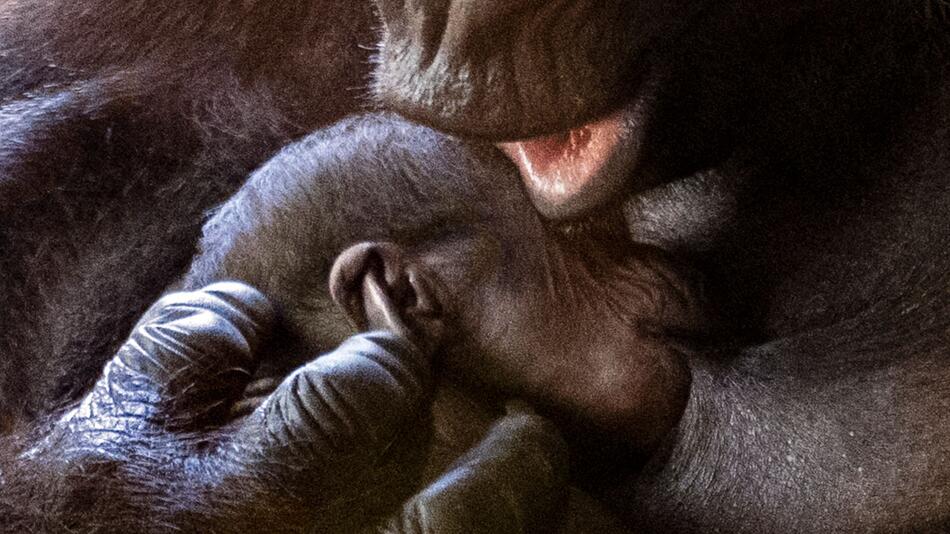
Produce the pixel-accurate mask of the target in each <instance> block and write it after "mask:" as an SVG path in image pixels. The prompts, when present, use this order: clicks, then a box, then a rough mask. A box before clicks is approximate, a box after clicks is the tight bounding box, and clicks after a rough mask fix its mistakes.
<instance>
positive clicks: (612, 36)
mask: <svg viewBox="0 0 950 534" xmlns="http://www.w3.org/2000/svg"><path fill="white" fill-rule="evenodd" d="M377 3H378V4H379V6H380V12H381V13H382V14H383V17H384V19H385V21H384V31H383V43H382V45H381V48H380V52H379V57H378V63H379V65H378V68H377V71H376V74H375V89H376V92H377V94H378V96H379V98H380V101H381V102H382V103H383V105H385V106H387V107H389V108H391V109H394V110H397V111H399V112H401V113H403V114H405V115H407V116H408V117H411V118H413V119H416V120H420V121H422V122H425V123H428V124H431V125H433V126H436V127H438V128H441V129H445V130H448V131H452V132H455V133H460V134H465V135H470V136H475V137H479V138H482V139H487V140H490V141H496V142H509V141H513V140H523V141H524V142H516V143H508V144H502V145H501V146H502V148H503V149H504V150H505V151H506V152H507V153H508V154H509V155H510V156H511V158H512V159H513V160H514V161H515V162H516V163H517V164H518V165H519V167H520V169H521V171H522V178H523V180H524V182H525V184H526V186H527V187H528V189H529V194H530V195H531V198H532V201H533V202H534V204H535V206H536V207H537V208H538V210H539V211H540V212H541V213H542V214H543V215H544V216H545V217H547V218H548V219H549V220H552V221H560V222H563V223H564V224H565V225H567V226H568V227H569V228H570V227H572V226H575V225H577V224H578V223H577V221H581V226H589V225H591V224H593V225H595V226H596V225H604V224H606V225H608V226H609V225H610V224H611V221H616V220H620V221H622V224H621V226H622V227H623V228H624V229H625V230H626V233H627V235H628V236H629V243H632V244H636V243H650V244H653V245H656V246H658V247H660V248H662V249H665V250H667V251H668V252H671V253H674V254H676V255H680V256H682V257H686V258H689V259H690V260H691V261H692V262H695V264H696V265H698V266H699V267H700V269H701V270H702V271H703V272H704V273H705V275H706V279H707V290H708V295H709V296H710V297H711V300H712V301H713V302H715V304H716V305H718V306H719V307H720V310H721V316H722V317H724V318H726V319H727V322H726V324H725V325H723V326H722V327H721V329H720V333H721V334H722V336H721V337H723V338H724V339H725V341H723V342H722V343H719V344H717V345H715V346H713V347H711V348H709V349H708V350H704V351H701V352H699V353H697V354H694V355H692V356H690V357H689V360H688V367H689V376H690V378H691V384H690V386H689V401H688V403H687V404H686V405H685V408H684V409H683V411H682V413H681V417H680V418H679V419H677V422H676V423H675V424H673V425H670V426H669V427H668V428H665V429H662V430H663V434H664V435H665V440H663V441H662V442H661V443H660V444H659V445H658V446H657V447H655V448H654V449H653V453H654V454H653V455H652V457H651V459H650V461H649V462H648V463H647V465H646V466H645V467H644V468H643V469H641V470H630V471H627V472H621V470H618V469H616V468H614V469H612V470H611V471H610V473H611V474H612V475H614V476H612V477H610V478H603V477H601V478H598V479H596V480H594V481H592V483H591V486H592V489H594V490H595V491H596V492H598V493H599V495H601V496H602V498H603V499H605V500H606V501H607V502H609V504H610V506H611V507H612V508H613V509H614V510H615V511H618V512H620V513H622V514H624V515H625V517H626V520H627V521H628V524H630V525H631V526H639V527H642V528H645V529H646V530H648V531H663V532H667V531H682V532H710V531H714V530H716V529H720V530H722V531H728V532H792V531H798V532H825V531H861V532H863V531H907V530H913V531H922V530H943V529H945V528H946V527H947V522H948V521H950V508H948V507H947V505H946V504H945V503H946V502H947V498H948V494H947V492H948V489H947V488H948V487H950V470H948V469H947V468H946V466H944V462H943V458H945V457H946V456H947V455H948V454H950V450H948V445H947V444H948V443H950V430H948V429H950V424H948V423H950V421H948V417H950V416H948V415H947V411H946V409H945V406H946V405H947V403H948V402H950V395H948V393H947V391H948V389H947V385H948V378H947V377H948V376H950V363H948V362H947V359H946V355H947V353H948V351H950V309H948V307H950V293H948V290H950V256H948V255H947V253H946V250H947V249H948V245H950V225H947V206H948V205H950V133H948V132H950V111H948V110H950V89H947V88H948V87H950V83H948V82H950V67H948V66H950V26H948V17H947V13H948V7H947V5H946V3H945V2H939V1H933V0H925V1H921V2H905V3H898V2H889V1H884V0H880V1H873V2H864V3H862V4H861V5H860V6H858V5H856V4H850V3H840V2H839V3H828V2H812V1H802V2H790V3H788V2H787V3H783V4H776V3H762V2H759V3H755V2H721V1H714V0H708V1H704V2H693V3H690V6H689V7H686V6H683V5H680V3H678V2H674V3H672V4H671V3H669V2H624V1H618V2H584V1H576V2H574V1H568V2H547V3H545V2H528V1H526V2H478V3H473V2H452V1H448V0H437V1H418V2H396V1H390V0H379V1H378V2H377ZM683 4H685V3H683ZM537 136H546V137H543V138H539V137H537ZM616 247H618V248H623V245H621V244H619V241H618V244H617V245H616ZM580 291H583V290H580ZM537 357H538V358H543V356H542V355H538V356H537ZM645 409H646V408H645ZM585 450H586V451H588V452H591V450H592V449H591V448H587V449H582V450H581V451H582V452H583V451H585Z"/></svg>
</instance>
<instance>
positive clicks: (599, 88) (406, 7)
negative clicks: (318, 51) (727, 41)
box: [375, 0, 704, 140]
mask: <svg viewBox="0 0 950 534" xmlns="http://www.w3.org/2000/svg"><path fill="white" fill-rule="evenodd" d="M376 3H377V5H378V6H379V10H380V14H381V16H382V19H383V38H382V44H381V49H380V53H379V57H378V61H379V66H378V69H377V70H376V74H375V91H376V93H377V96H378V97H379V99H380V100H381V101H382V102H383V103H384V104H385V105H386V106H387V107H389V108H390V109H395V110H397V111H399V112H400V113H402V114H404V115H406V116H408V117H410V118H412V119H415V120H418V121H421V122H424V123H428V124H430V125H432V126H435V127H437V128H440V129H443V130H447V131H452V132H455V133H458V134H463V135H466V136H474V137H482V138H487V139H491V140H501V139H505V140H511V139H524V138H529V137H535V136H538V135H543V134H548V133H552V132H558V131H563V130H567V129H569V128H570V127H573V126H575V125H578V124H584V123H586V122H590V121H592V120H594V119H595V118H598V117H601V116H603V115H606V114H607V113H609V112H610V111H611V110H612V109H616V108H618V107H619V106H620V104H621V102H620V101H619V97H620V96H621V95H624V94H628V93H629V88H630V86H631V85H632V84H636V83H638V80H639V78H640V74H641V73H640V71H641V70H642V68H643V65H644V61H643V58H642V57H641V56H642V53H643V50H644V49H646V48H647V47H648V45H650V46H652V44H653V42H654V41H656V40H657V39H658V38H660V37H662V38H664V39H666V38H669V37H670V36H671V35H672V33H674V32H673V30H674V28H675V27H676V26H678V25H680V24H682V22H683V21H685V20H686V19H687V18H688V17H687V16H686V14H687V13H688V12H691V11H694V10H695V9H696V6H697V5H701V4H703V3H704V2H692V3H689V2H684V1H682V0H676V1H674V2H665V3H662V5H659V4H661V3H657V2H630V1H627V0H604V1H599V0H598V1H595V0H585V1H553V2H549V1H539V0H527V1H508V0H484V1H481V2H462V1H449V0H441V1H426V2H423V1H410V2H402V1H393V0H377V2H376ZM687 6H688V7H687ZM617 21H625V23H622V24H618V23H617Z"/></svg>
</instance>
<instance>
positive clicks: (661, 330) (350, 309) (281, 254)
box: [185, 115, 699, 452]
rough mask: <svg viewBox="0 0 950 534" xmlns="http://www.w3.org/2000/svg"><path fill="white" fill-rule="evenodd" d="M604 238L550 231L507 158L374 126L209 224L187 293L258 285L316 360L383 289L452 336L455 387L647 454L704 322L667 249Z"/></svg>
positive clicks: (434, 330)
mask: <svg viewBox="0 0 950 534" xmlns="http://www.w3.org/2000/svg"><path fill="white" fill-rule="evenodd" d="M577 232H584V233H585V235H584V236H583V238H582V239H576V235H573V234H576V233H577ZM598 232H601V229H597V228H585V227H584V226H583V225H577V226H576V227H575V228H573V229H572V231H571V232H564V231H563V229H557V228H552V227H549V225H547V224H546V223H545V222H544V221H542V220H541V219H540V217H539V216H538V215H537V213H536V212H535V210H534V209H533V207H532V205H531V203H530V202H529V200H528V198H527V196H526V194H525V192H524V191H523V190H522V186H521V181H520V180H519V178H518V175H517V173H516V170H515V169H514V168H513V167H512V166H511V164H510V163H509V162H508V161H507V160H506V159H505V158H504V157H502V156H501V155H500V154H499V153H497V151H496V150H495V149H494V148H493V147H490V146H478V145H472V144H466V143H463V142H461V141H459V140H457V139H454V138H451V137H447V136H445V135H443V134H440V133H437V132H435V131H432V130H430V129H428V128H425V127H422V126H418V125H413V124H410V123H407V122H405V121H403V120H401V119H398V118H396V117H394V116H390V115H370V116H364V117H359V118H354V119H349V120H346V121H344V122H342V123H339V124H337V125H336V126H334V127H332V128H330V129H328V130H324V131H320V132H317V133H315V134H313V135H311V136H309V137H308V138H306V139H304V140H302V141H300V142H298V143H295V144H293V145H290V146H288V147H287V148H285V149H284V150H283V151H281V152H280V153H279V154H277V155H276V156H275V157H274V158H273V159H272V160H271V161H270V162H268V163H267V164H265V165H264V166H263V167H262V168H260V169H259V170H258V171H257V172H255V173H254V175H253V176H252V177H251V178H250V180H249V181H248V182H247V184H246V185H245V186H244V187H243V188H242V189H241V190H240V191H239V192H238V193H237V194H236V195H235V196H234V197H233V198H232V199H231V200H230V201H229V202H228V203H227V204H225V205H224V206H223V207H222V208H221V209H220V210H219V211H217V213H215V214H214V216H213V217H212V219H211V220H210V221H209V222H208V223H207V225H206V227H205V234H204V238H203V241H202V250H201V254H200V256H199V257H198V258H197V259H196V261H195V262H194V264H193V267H192V270H191V272H190V273H189V275H188V276H187V278H186V279H185V286H186V289H188V288H197V287H200V286H203V285H205V284H207V283H210V282H213V281H216V280H221V279H233V280H241V281H245V282H247V283H250V284H251V285H253V286H255V287H257V288H259V289H260V290H261V291H263V292H264V293H265V294H266V295H268V296H269V297H270V298H271V299H272V300H273V301H274V302H275V303H276V305H277V307H278V310H279V313H280V315H281V317H282V323H283V328H284V329H285V330H286V331H285V332H284V334H285V335H283V336H280V337H281V338H282V341H283V345H284V347H283V349H282V350H280V351H279V352H280V353H282V354H300V355H301V357H302V358H308V357H309V356H310V355H312V354H313V353H314V352H315V351H320V350H326V349H329V348H332V347H334V346H336V345H337V344H338V343H340V342H341V341H342V340H343V339H345V338H346V337H347V336H349V335H351V334H352V333H353V331H354V329H357V330H359V329H363V328H364V327H366V326H367V324H369V323H370V322H372V318H368V317H366V315H367V314H366V312H365V310H367V309H375V307H372V306H371V307H367V306H365V305H364V299H365V298H367V294H366V291H364V290H363V288H364V287H367V286H374V285H379V286H380V287H381V288H382V290H383V291H385V292H386V294H387V295H388V296H389V298H390V300H392V301H393V302H394V303H395V304H396V306H397V307H398V308H399V310H398V312H399V314H400V315H401V318H402V320H403V321H405V324H406V325H407V328H406V330H407V333H414V335H415V337H416V339H415V341H416V342H417V343H426V342H429V339H430V338H431V339H441V344H440V347H439V353H440V354H441V364H442V365H443V366H444V368H445V370H446V371H448V373H449V374H450V375H451V376H453V377H455V378H456V379H458V380H460V381H462V382H464V383H466V384H468V385H469V386H475V387H477V388H479V391H481V392H482V394H483V395H484V394H486V393H489V392H490V393H495V394H498V395H499V396H501V397H511V396H517V397H521V398H525V399H528V400H530V401H532V402H533V403H535V404H536V405H537V406H539V407H540V408H541V409H543V410H545V411H546V412H547V413H549V414H552V415H554V416H556V417H557V418H559V419H560V420H562V421H565V422H571V423H577V424H581V425H584V426H585V427H587V428H590V429H594V430H598V431H600V432H602V433H604V434H605V435H609V436H611V437H612V438H613V439H615V440H616V441H618V442H622V443H623V444H624V445H625V446H629V447H630V448H631V450H633V451H642V452H648V451H652V450H654V449H655V447H656V445H657V443H658V442H659V440H660V439H661V438H662V437H663V436H664V435H665V434H666V433H667V432H668V431H669V430H670V429H671V428H672V427H673V426H674V424H675V423H676V421H677V420H678V418H679V417H680V414H681V413H682V411H683V409H684V405H685V401H686V394H687V391H688V389H689V374H688V371H687V369H686V361H685V357H684V355H683V354H682V352H681V350H680V349H679V348H677V345H676V344H675V343H672V342H671V340H670V339H669V338H668V336H667V335H666V334H667V333H668V332H683V331H688V330H690V329H693V328H694V327H696V325H698V324H699V313H698V307H697V306H696V305H695V299H694V298H693V297H692V295H691V294H690V292H689V290H688V288H689V284H687V283H685V281H684V280H683V278H681V276H679V275H678V273H677V271H676V270H674V269H673V268H671V267H670V264H669V263H668V262H667V261H665V260H664V259H663V258H662V257H661V256H660V255H659V254H658V253H656V252H653V251H650V250H644V249H640V248H636V247H634V246H632V245H628V244H626V243H627V241H626V240H620V239H617V240H613V241H608V240H607V239H591V237H592V236H591V235H587V234H597V233H598ZM608 236H609V234H608ZM591 243H593V244H591ZM368 282H372V283H369V284H368ZM442 333H444V335H436V334H442ZM282 363H283V365H284V366H285V367H287V368H290V367H293V366H294V365H296V364H297V363H298V362H297V361H283V362H282Z"/></svg>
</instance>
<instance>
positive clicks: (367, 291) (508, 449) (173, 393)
mask: <svg viewBox="0 0 950 534" xmlns="http://www.w3.org/2000/svg"><path fill="white" fill-rule="evenodd" d="M362 293H363V295H364V298H365V302H364V306H363V308H362V309H363V314H364V316H363V318H362V320H363V322H365V323H366V324H367V326H368V327H369V328H371V329H374V330H375V331H373V332H371V333H367V334H362V335H359V336H354V337H352V338H350V339H348V340H347V341H346V342H345V343H343V344H342V345H341V346H340V347H339V348H337V349H336V350H335V351H333V352H332V353H330V354H327V355H324V356H322V357H320V358H317V359H316V360H314V361H312V362H310V363H309V364H307V365H305V366H303V367H301V368H300V369H298V370H296V371H295V372H293V373H291V374H290V375H289V376H288V377H287V378H286V379H285V380H283V381H282V383H281V384H280V385H279V386H277V387H276V389H275V390H274V391H273V392H272V393H269V394H267V395H266V397H265V398H263V399H262V400H261V402H260V403H259V405H258V406H257V407H256V408H255V409H254V410H253V411H252V412H251V413H250V414H248V415H247V416H246V417H242V418H239V419H231V420H230V421H229V418H228V416H227V414H228V408H229V407H230V406H232V405H233V403H234V402H235V401H236V400H237V399H238V398H239V397H240V394H241V391H242V390H243V389H244V388H245V387H246V386H247V385H248V379H249V378H250V377H251V376H252V375H253V373H254V371H255V369H256V367H257V365H258V363H259V356H260V353H261V347H262V346H263V345H264V343H265V342H266V338H267V336H268V335H269V334H270V333H271V332H272V330H273V327H274V325H275V321H276V317H275V314H274V310H273V308H272V306H271V304H270V303H269V302H268V300H267V299H266V297H264V295H262V294H261V293H259V292H257V291H256V290H254V289H253V288H250V287H249V286H246V285H242V284H238V283H234V282H225V283H218V284H213V285H211V286H208V287H206V288H204V289H202V290H199V291H194V292H188V293H172V294H170V295H168V296H166V297H165V298H163V299H162V300H160V301H159V302H158V303H156V304H155V305H154V306H153V307H152V308H150V310H149V312H148V313H146V314H145V316H144V317H143V318H142V320H141V322H140V324H139V326H138V327H137V328H136V329H135V331H134V332H133V334H132V335H131V337H130V338H129V340H128V341H127V342H126V343H125V344H124V345H123V346H122V347H121V348H120V349H119V351H118V353H117V354H116V356H115V357H114V358H113V359H112V360H111V361H110V362H108V363H107V365H106V367H105V369H104V371H103V375H102V377H101V378H100V380H99V382H97V384H96V385H95V386H94V387H93V389H92V391H91V392H90V393H89V394H88V395H87V396H86V397H85V398H84V399H83V401H82V402H81V403H80V404H79V405H78V406H76V407H75V408H74V409H72V410H69V411H68V412H66V413H65V414H64V415H63V416H62V417H61V418H59V419H58V420H57V421H55V422H54V423H53V424H52V425H51V427H50V429H49V430H48V433H47V434H46V436H45V438H44V439H43V440H42V441H40V442H39V443H38V444H36V445H34V446H32V447H29V448H25V449H23V450H21V451H18V453H17V455H18V458H17V461H16V462H15V463H12V464H10V463H6V462H5V464H6V465H3V467H4V469H3V470H2V471H0V473H2V474H3V478H2V479H0V488H2V489H3V492H2V493H0V511H2V512H3V518H4V522H3V524H2V525H0V530H2V531H3V532H53V531H62V530H69V531H91V530H106V531H110V532H128V531H132V530H138V529H145V530H147V531H149V532H166V531H167V532H181V531H183V530H184V531H188V532H208V531H214V532H304V531H305V532H352V531H356V530H357V529H366V530H365V532H384V531H385V532H391V533H397V532H398V533H414V532H423V531H428V530H427V528H428V527H426V526H425V525H432V526H435V527H436V528H439V529H445V530H446V531H452V532H463V531H464V532H522V531H523V529H531V530H533V529H535V528H538V525H537V524H534V523H533V522H532V521H534V520H532V519H530V518H546V517H551V516H553V514H554V506H555V505H556V504H557V503H558V501H559V498H560V492H559V491H558V489H559V488H560V487H561V486H562V485H563V480H564V476H565V459H566V456H565V451H564V444H563V442H562V441H561V439H560V437H559V436H558V434H557V432H556V431H555V430H554V429H553V427H551V426H550V425H549V424H547V423H546V422H545V421H544V420H542V419H540V418H539V417H537V416H535V415H533V414H531V413H530V412H529V411H526V410H525V409H524V408H521V407H513V408H511V409H509V413H508V415H506V416H505V417H504V418H502V419H501V420H500V421H499V422H498V423H497V424H495V425H494V426H493V427H491V428H490V429H489V431H488V435H487V436H486V438H485V439H484V440H483V441H482V443H480V444H479V445H478V447H477V448H476V449H473V450H472V451H471V452H470V453H469V454H468V455H466V456H465V457H463V458H461V459H460V460H459V461H458V463H457V464H455V466H453V468H452V469H451V471H450V472H449V473H447V474H446V475H445V480H439V481H436V482H435V483H434V484H433V485H432V486H431V487H429V488H427V489H426V490H425V491H422V492H420V493H419V494H418V495H416V496H405V497H401V495H402V494H400V493H399V492H398V488H399V487H400V484H402V485H403V486H405V485H407V483H408V482H409V481H410V480H413V477H414V475H412V474H411V473H413V472H414V470H413V467H412V466H414V465H417V464H418V460H415V461H413V459H412V458H413V455H412V454H411V451H418V450H420V448H419V446H420V444H421V443H423V442H424V441H425V440H419V439H416V438H418V437H419V436H422V435H424V428H423V427H421V426H420V425H418V424H417V423H418V420H419V418H420V415H421V414H424V413H426V411H427V405H428V403H429V402H430V401H431V397H432V395H431V392H432V385H433V380H432V379H433V373H432V369H431V355H432V349H433V348H434V347H435V346H436V345H437V342H438V339H439V336H440V333H439V332H440V329H438V328H431V326H432V325H433V324H434V323H431V322H429V323H420V322H418V321H417V322H414V323H413V324H412V325H411V326H410V325H407V324H405V323H404V322H403V320H402V318H401V316H400V313H401V312H400V311H399V310H398V309H397V308H396V307H395V306H394V304H393V303H392V301H391V300H389V298H388V296H387V295H386V294H385V292H384V291H383V290H382V287H381V286H380V284H379V283H377V281H376V280H373V279H371V278H370V279H367V280H365V281H364V284H363V288H362ZM407 335H408V336H410V338H411V339H413V340H416V341H425V342H426V343H425V344H423V345H419V344H418V343H417V342H415V341H410V338H407V337H406V336H407ZM222 425H224V426H222ZM407 444H408V445H409V447H407V446H406V445H407ZM407 451H410V452H407ZM5 452H7V451H5ZM14 495H16V496H19V499H21V500H22V499H27V498H32V499H33V502H32V503H31V504H30V505H29V506H22V505H19V506H18V505H17V501H16V500H15V499H13V498H11V497H12V496H14ZM499 495H503V496H504V497H502V498H498V497H496V496H499ZM410 497H411V498H410ZM401 498H408V502H407V503H406V504H405V505H404V506H403V508H402V509H398V508H397V509H396V511H395V512H394V513H393V516H392V517H391V518H390V519H388V520H386V519H385V518H383V517H382V513H383V511H385V509H386V508H384V504H385V505H388V506H390V507H391V506H393V503H396V504H398V503H399V501H400V499H401ZM471 500H480V501H481V502H483V504H484V506H483V508H482V509H481V510H480V511H477V512H474V511H473V512H471V513H466V514H462V513H459V512H457V510H460V509H462V510H464V509H465V507H463V506H459V503H464V502H468V501H471ZM358 504H362V506H359V505H358ZM483 514H484V517H483ZM522 517H527V518H529V519H528V520H527V521H522V520H521V519H520V518H522ZM377 521H380V523H379V524H378V525H377V524H376V523H377ZM361 531H363V530H361Z"/></svg>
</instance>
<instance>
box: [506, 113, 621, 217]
mask: <svg viewBox="0 0 950 534" xmlns="http://www.w3.org/2000/svg"><path fill="white" fill-rule="evenodd" d="M621 131H622V120H621V116H620V114H619V113H616V114H614V115H611V116H609V117H607V118H605V119H602V120H600V121H597V122H593V123H590V124H586V125H584V126H581V127H579V128H574V129H573V130H570V131H568V132H563V133H559V134H554V135H548V136H545V137H539V138H536V139H529V140H525V141H518V142H514V143H500V144H499V145H498V147H499V148H500V149H501V150H502V151H503V152H504V153H505V154H507V155H508V157H509V158H511V160H512V161H514V163H515V165H517V166H518V169H519V170H520V171H521V177H522V179H523V180H524V182H525V186H527V188H528V190H529V192H530V193H531V196H532V198H533V199H534V200H535V202H540V203H542V204H544V205H546V206H555V207H556V206H560V205H563V204H565V203H567V202H569V201H571V200H573V199H575V198H576V197H577V196H578V195H583V194H584V192H585V191H587V190H589V189H590V188H591V187H596V181H597V180H596V179H597V176H598V174H599V173H600V170H601V169H602V168H603V166H604V164H605V163H606V162H607V160H608V159H609V157H610V155H611V153H612V152H613V149H614V148H615V147H616V145H617V144H618V142H619V141H620V134H621Z"/></svg>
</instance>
